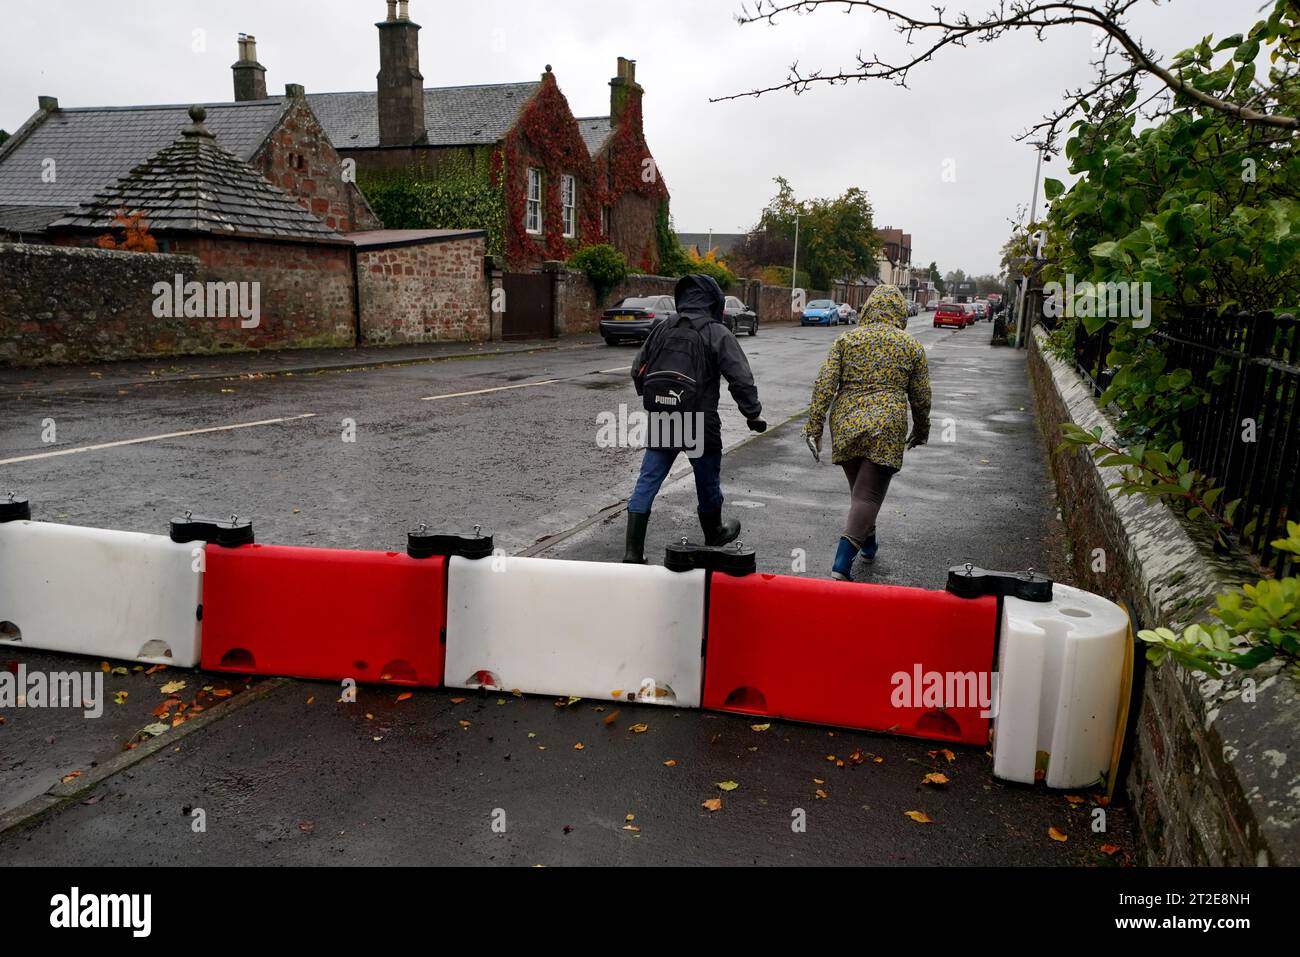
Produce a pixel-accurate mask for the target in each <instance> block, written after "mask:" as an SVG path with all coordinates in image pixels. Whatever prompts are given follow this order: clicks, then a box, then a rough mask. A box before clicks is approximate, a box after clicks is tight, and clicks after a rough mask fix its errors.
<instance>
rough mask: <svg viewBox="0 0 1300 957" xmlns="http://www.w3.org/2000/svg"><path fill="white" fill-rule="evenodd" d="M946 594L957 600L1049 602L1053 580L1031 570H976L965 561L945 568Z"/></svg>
mask: <svg viewBox="0 0 1300 957" xmlns="http://www.w3.org/2000/svg"><path fill="white" fill-rule="evenodd" d="M948 591H950V592H952V593H953V594H954V595H956V596H957V597H958V598H981V597H983V596H984V595H998V596H1002V597H1005V598H1021V599H1023V600H1025V601H1051V600H1052V580H1051V579H1050V578H1048V577H1047V576H1046V575H1040V574H1039V573H1038V572H1036V571H1034V569H1032V568H1030V569H1027V570H1026V571H1023V572H1000V571H994V570H992V569H988V568H977V567H976V566H975V565H972V564H971V563H970V562H966V564H964V565H953V566H952V567H951V568H949V569H948Z"/></svg>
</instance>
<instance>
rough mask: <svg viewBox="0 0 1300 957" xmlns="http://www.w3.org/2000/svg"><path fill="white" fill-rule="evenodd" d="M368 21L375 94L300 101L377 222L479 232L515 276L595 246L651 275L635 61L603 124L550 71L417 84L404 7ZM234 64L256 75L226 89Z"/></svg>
mask: <svg viewBox="0 0 1300 957" xmlns="http://www.w3.org/2000/svg"><path fill="white" fill-rule="evenodd" d="M377 26H378V28H379V75H378V84H377V87H378V88H377V89H376V90H375V91H373V92H371V91H361V92H351V93H315V94H309V95H308V97H307V99H308V102H309V103H310V104H311V107H312V110H313V112H314V113H315V115H316V116H318V117H319V118H320V122H321V124H322V125H323V126H324V128H325V130H326V132H327V133H328V135H329V139H330V141H331V142H332V143H333V144H334V146H335V148H336V149H337V150H338V151H339V153H340V155H341V156H343V157H344V158H350V159H354V160H355V161H356V167H357V174H358V178H359V181H360V182H361V184H362V186H363V188H364V189H365V191H366V192H367V194H368V196H369V198H370V200H371V202H372V204H373V205H374V206H375V209H376V212H377V213H378V214H379V216H380V217H381V218H383V219H384V221H385V224H386V225H387V226H388V227H389V228H418V227H424V228H440V227H481V228H485V229H487V230H488V233H489V236H490V237H491V240H492V246H493V247H494V249H493V251H494V252H496V253H498V254H501V255H503V256H504V258H505V261H506V263H507V265H508V267H509V268H510V269H514V270H520V269H528V268H535V267H537V266H538V265H540V264H541V263H542V262H543V261H545V260H553V259H566V258H568V256H569V254H570V253H572V252H573V251H575V250H577V249H579V248H581V247H583V246H587V245H591V244H594V243H601V242H609V243H611V244H612V245H614V246H615V247H616V248H618V249H619V250H620V251H621V252H622V253H623V254H624V256H625V257H626V258H627V260H628V263H629V265H630V266H631V267H632V268H634V269H641V270H644V271H647V272H653V271H654V270H655V268H656V267H657V266H658V264H659V261H660V254H659V242H660V237H661V236H662V237H664V238H665V239H671V234H670V233H669V231H668V229H667V205H668V190H667V187H666V186H665V185H664V181H663V177H662V176H661V175H660V174H659V170H658V167H657V166H656V164H655V161H654V157H653V155H652V154H651V152H650V149H649V147H648V146H647V145H646V141H645V134H644V130H643V128H642V99H643V94H644V90H643V89H642V87H641V86H640V84H638V83H637V82H636V64H635V62H634V61H631V60H627V59H625V58H622V57H620V58H619V59H618V68H617V73H616V75H615V76H614V78H613V79H612V80H610V113H609V115H608V116H599V117H582V118H576V117H574V115H573V113H572V111H571V110H570V108H569V104H568V101H567V100H566V99H565V96H564V94H563V93H562V92H561V91H560V88H559V85H558V83H557V82H556V79H555V74H554V73H553V72H552V71H551V67H550V66H549V65H548V66H547V67H546V71H545V72H544V73H543V74H542V75H541V78H540V79H538V80H535V81H530V82H522V83H500V84H487V85H479V86H450V87H430V88H426V87H425V86H424V77H423V75H422V74H421V72H420V56H419V31H420V26H419V25H418V24H416V23H414V22H413V21H412V20H411V19H410V17H409V14H408V12H407V3H405V2H403V3H401V4H400V10H399V4H398V3H397V2H396V0H389V2H388V16H387V19H385V20H384V21H382V22H380V23H378V24H377ZM241 69H242V70H248V69H261V67H260V65H259V64H256V63H253V64H247V65H243V66H241V64H236V66H235V71H236V77H237V79H236V87H237V89H238V86H239V80H238V77H239V76H240V75H241Z"/></svg>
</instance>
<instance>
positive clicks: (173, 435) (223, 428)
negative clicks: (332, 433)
mask: <svg viewBox="0 0 1300 957" xmlns="http://www.w3.org/2000/svg"><path fill="white" fill-rule="evenodd" d="M315 416H316V413H315V412H304V413H303V414H302V415H287V416H284V417H283V418H279V419H262V420H260V421H258V422H236V423H235V424H234V425H214V426H211V427H210V428H206V429H190V430H188V431H186V432H168V433H166V434H165V435H146V436H143V437H141V438H138V439H121V440H120V441H117V442H101V443H99V444H98V445H80V446H77V447H76V448H71V449H55V450H54V451H53V452H36V453H34V454H32V455H18V456H15V457H14V458H11V459H0V465H13V464H14V463H16V462H33V461H35V460H37V459H52V458H54V457H55V456H58V455H76V454H77V453H78V452H97V451H99V450H100V449H115V448H118V447H120V446H123V445H139V444H140V443H142V442H160V441H162V440H163V439H180V438H184V437H186V436H188V435H205V434H206V433H208V432H230V431H231V430H233V429H251V428H254V427H256V426H259V425H279V424H280V423H281V422H297V421H298V420H299V419H311V418H315Z"/></svg>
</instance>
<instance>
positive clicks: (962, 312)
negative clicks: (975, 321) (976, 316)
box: [934, 302, 968, 329]
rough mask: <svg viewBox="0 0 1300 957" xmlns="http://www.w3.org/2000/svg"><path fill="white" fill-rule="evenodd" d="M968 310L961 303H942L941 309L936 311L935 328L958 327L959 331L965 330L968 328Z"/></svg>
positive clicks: (940, 304)
mask: <svg viewBox="0 0 1300 957" xmlns="http://www.w3.org/2000/svg"><path fill="white" fill-rule="evenodd" d="M967 318H968V317H967V315H966V309H965V307H964V306H962V304H961V303H959V302H941V303H939V308H938V309H936V310H935V311H934V327H935V328H936V329H938V328H939V327H940V326H956V327H957V328H958V329H965V328H966V326H967Z"/></svg>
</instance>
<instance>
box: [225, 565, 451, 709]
mask: <svg viewBox="0 0 1300 957" xmlns="http://www.w3.org/2000/svg"><path fill="white" fill-rule="evenodd" d="M205 560H206V571H205V574H204V578H203V652H202V660H203V667H204V668H205V669H209V670H212V671H237V672H244V673H252V674H264V675H291V676H293V677H297V678H326V679H332V680H340V679H343V678H355V679H356V680H357V681H367V682H381V683H385V684H398V685H423V686H427V687H437V686H438V685H440V684H442V665H443V658H444V646H443V643H442V640H441V631H442V628H443V625H444V624H445V622H446V607H447V602H446V581H447V578H446V572H445V569H446V560H445V559H443V558H424V559H415V558H410V557H408V556H406V555H405V554H401V553H399V552H362V551H342V550H338V549H331V548H292V547H287V546H281V545H242V546H240V547H239V548H222V547H220V546H217V545H208V546H207V549H206V551H205Z"/></svg>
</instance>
